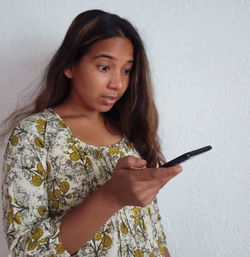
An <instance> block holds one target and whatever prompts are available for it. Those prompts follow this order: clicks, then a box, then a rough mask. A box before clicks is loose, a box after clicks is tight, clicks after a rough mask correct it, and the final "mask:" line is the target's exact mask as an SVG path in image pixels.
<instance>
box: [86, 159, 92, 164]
mask: <svg viewBox="0 0 250 257" xmlns="http://www.w3.org/2000/svg"><path fill="white" fill-rule="evenodd" d="M86 163H87V164H88V166H90V165H92V161H91V160H90V159H89V158H88V157H87V159H86Z"/></svg>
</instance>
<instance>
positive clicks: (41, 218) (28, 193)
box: [2, 108, 166, 257]
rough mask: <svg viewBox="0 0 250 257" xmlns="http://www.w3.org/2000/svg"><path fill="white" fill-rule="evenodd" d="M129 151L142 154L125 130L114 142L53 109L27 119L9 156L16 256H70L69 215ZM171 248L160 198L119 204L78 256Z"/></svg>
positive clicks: (11, 239) (8, 205) (6, 201)
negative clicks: (90, 135) (101, 140)
mask: <svg viewBox="0 0 250 257" xmlns="http://www.w3.org/2000/svg"><path fill="white" fill-rule="evenodd" d="M127 155H133V156H136V157H141V156H140V155H139V153H138V152H137V151H136V150H135V148H134V146H133V144H132V143H130V142H129V141H128V140H127V139H126V137H125V136H123V138H122V140H121V141H120V142H119V143H117V144H114V145H110V146H101V147H98V146H93V145H89V144H86V143H84V142H82V141H80V140H79V139H77V138H76V137H74V136H73V134H72V133H71V131H70V129H69V128H68V127H67V126H66V125H65V123H64V121H63V120H62V119H61V118H60V116H59V115H58V114H57V113H55V112H54V111H53V109H51V108H48V109H45V110H44V111H43V112H40V113H36V114H33V115H30V116H28V117H27V118H25V119H23V120H22V121H21V122H20V123H19V124H18V125H17V126H16V127H15V128H14V129H13V131H12V134H11V136H10V138H9V140H8V143H7V147H6V151H5V155H4V167H3V172H4V180H3V185H2V191H3V194H2V196H3V211H4V230H5V233H6V237H7V241H8V247H9V256H16V257H22V256H39V257H42V256H46V257H55V256H61V257H66V256H70V254H69V253H68V252H67V251H66V250H65V249H64V248H63V246H62V243H61V238H60V230H59V227H60V223H61V219H62V217H63V215H64V214H65V213H66V212H68V211H69V210H70V209H71V208H73V207H74V206H77V205H79V204H80V203H81V202H82V201H84V199H86V198H87V197H88V196H89V195H90V194H91V193H93V192H94V191H95V190H97V189H98V188H99V187H100V186H102V185H103V184H104V183H105V182H106V181H107V180H108V179H110V178H111V176H112V172H113V170H114V167H115V166H116V163H117V161H118V160H119V159H120V158H121V157H123V156H127ZM83 229H84V228H83ZM165 249H166V236H165V234H164V231H163V226H162V223H161V217H160V214H159V208H158V204H157V199H156V198H155V200H154V201H152V202H151V203H150V204H148V205H147V206H145V207H139V206H125V207H123V208H122V209H120V210H119V211H117V212H116V213H115V214H114V215H113V216H112V217H110V219H108V220H107V222H106V223H105V224H104V225H103V226H102V227H101V229H100V230H99V231H96V233H95V234H94V235H93V237H92V238H91V240H89V241H88V242H86V243H85V244H84V245H83V246H82V247H81V248H80V249H79V251H78V252H77V253H76V254H75V255H74V256H78V257H83V256H84V257H85V256H100V257H102V256H108V257H112V256H114V257H119V256H126V257H129V256H131V257H132V256H134V257H142V256H148V257H153V256H155V257H156V256H164V250H165Z"/></svg>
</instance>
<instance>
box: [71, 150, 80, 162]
mask: <svg viewBox="0 0 250 257" xmlns="http://www.w3.org/2000/svg"><path fill="white" fill-rule="evenodd" d="M69 157H70V159H71V160H72V161H78V160H79V159H80V156H79V154H77V153H75V152H73V153H71V154H70V155H69Z"/></svg>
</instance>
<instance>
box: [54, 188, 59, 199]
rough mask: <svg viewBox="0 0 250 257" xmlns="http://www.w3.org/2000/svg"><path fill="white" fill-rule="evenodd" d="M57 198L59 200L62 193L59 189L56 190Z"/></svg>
mask: <svg viewBox="0 0 250 257" xmlns="http://www.w3.org/2000/svg"><path fill="white" fill-rule="evenodd" d="M54 195H55V198H59V197H60V196H61V191H60V190H59V189H56V190H55V192H54Z"/></svg>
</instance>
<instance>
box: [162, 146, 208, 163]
mask: <svg viewBox="0 0 250 257" xmlns="http://www.w3.org/2000/svg"><path fill="white" fill-rule="evenodd" d="M211 149H212V146H211V145H208V146H204V147H202V148H199V149H196V150H194V151H191V152H187V153H184V154H182V155H180V156H179V157H177V158H175V159H173V160H171V161H169V162H166V163H165V164H162V165H161V164H160V163H159V168H166V167H171V166H174V165H176V164H179V163H181V162H184V161H186V160H188V159H189V158H190V157H192V156H195V155H197V154H201V153H204V152H206V151H209V150H211Z"/></svg>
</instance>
